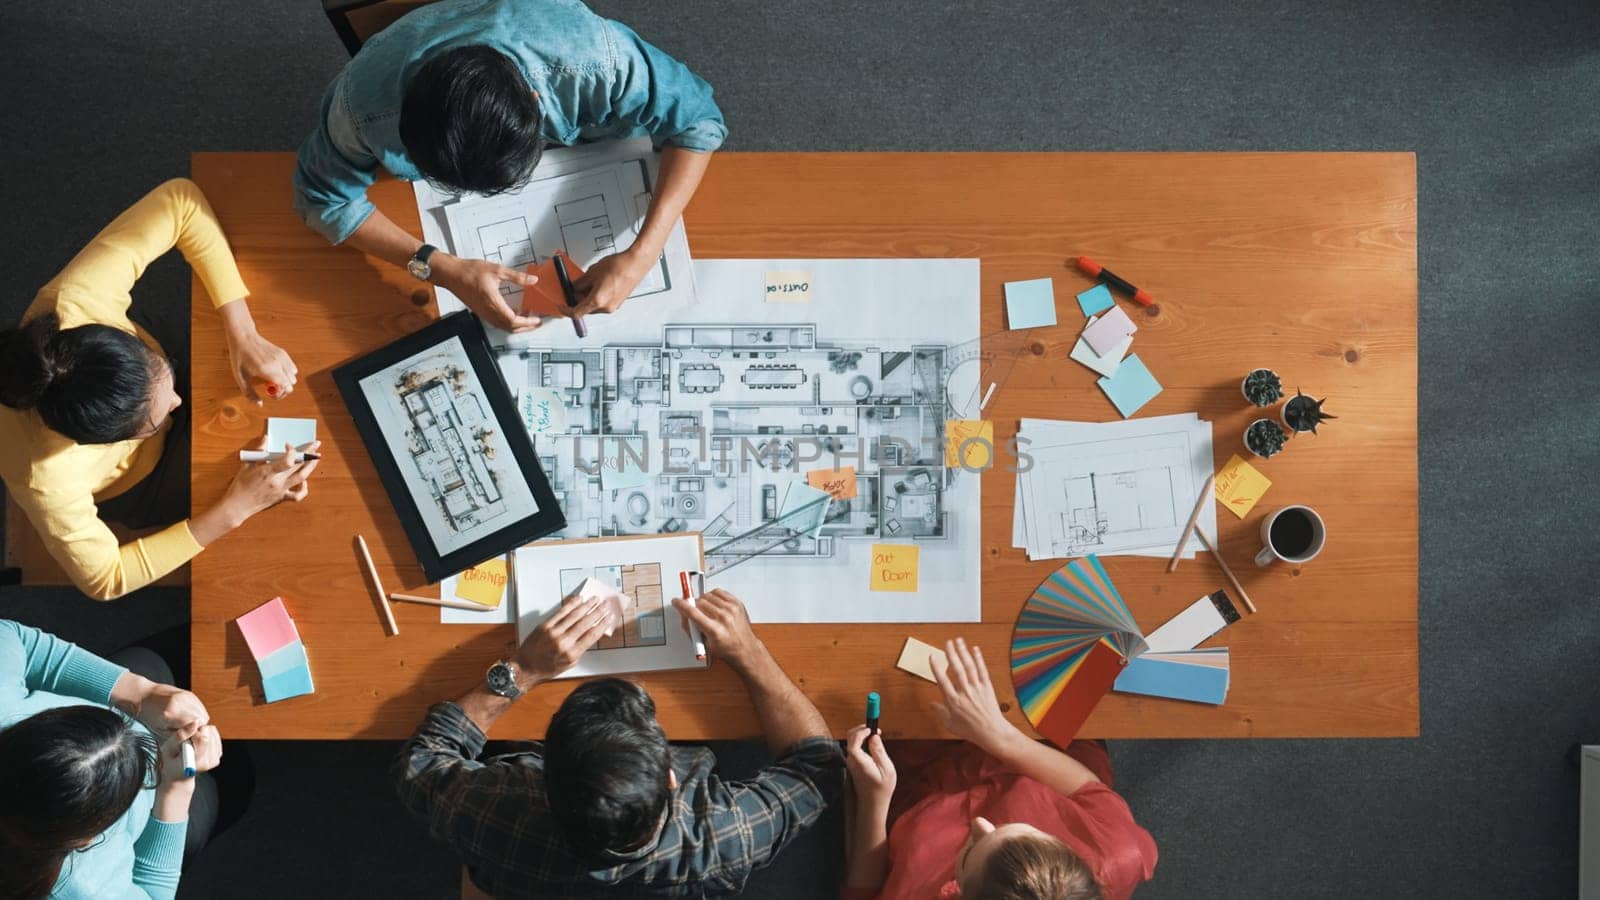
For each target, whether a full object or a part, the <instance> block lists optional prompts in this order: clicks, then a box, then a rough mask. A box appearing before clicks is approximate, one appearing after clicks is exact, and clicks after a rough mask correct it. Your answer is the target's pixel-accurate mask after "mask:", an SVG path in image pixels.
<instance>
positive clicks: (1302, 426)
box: [1283, 388, 1339, 434]
mask: <svg viewBox="0 0 1600 900" xmlns="http://www.w3.org/2000/svg"><path fill="white" fill-rule="evenodd" d="M1327 399H1328V398H1326V397H1324V398H1322V399H1321V400H1317V399H1315V398H1313V397H1309V396H1307V395H1305V394H1302V393H1300V389H1299V388H1295V391H1294V396H1293V397H1290V398H1289V402H1288V403H1285V404H1284V405H1283V424H1285V425H1287V426H1289V427H1290V428H1293V429H1294V430H1295V431H1309V432H1311V433H1312V434H1316V433H1317V426H1318V425H1321V424H1322V423H1323V422H1326V421H1327V420H1329V419H1337V418H1339V417H1338V416H1330V415H1328V414H1327V413H1325V412H1323V411H1322V404H1324V403H1326V402H1327Z"/></svg>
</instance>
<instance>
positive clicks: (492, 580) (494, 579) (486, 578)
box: [456, 559, 506, 609]
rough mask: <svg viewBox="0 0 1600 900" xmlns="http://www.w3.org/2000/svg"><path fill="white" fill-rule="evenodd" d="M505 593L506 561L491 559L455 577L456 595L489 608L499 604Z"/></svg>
mask: <svg viewBox="0 0 1600 900" xmlns="http://www.w3.org/2000/svg"><path fill="white" fill-rule="evenodd" d="M505 595H506V561H505V560H504V559H491V560H489V561H488V562H486V563H483V564H481V565H477V566H473V567H472V568H470V569H468V570H466V571H465V572H462V573H461V575H460V576H459V577H458V578H456V596H457V597H460V598H461V599H462V600H467V601H470V602H472V603H478V604H482V605H483V606H487V607H489V608H490V609H494V608H495V607H497V606H499V605H500V601H501V599H502V598H504V597H505Z"/></svg>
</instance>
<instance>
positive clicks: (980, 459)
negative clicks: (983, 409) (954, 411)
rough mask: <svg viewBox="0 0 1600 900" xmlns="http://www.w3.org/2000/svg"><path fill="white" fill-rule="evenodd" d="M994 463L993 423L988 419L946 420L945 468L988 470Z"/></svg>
mask: <svg viewBox="0 0 1600 900" xmlns="http://www.w3.org/2000/svg"><path fill="white" fill-rule="evenodd" d="M993 462H994V423H993V422H990V421H988V420H987V419H946V420H945V423H944V464H945V468H948V469H956V468H962V469H987V468H989V466H990V465H991V464H992V463H993Z"/></svg>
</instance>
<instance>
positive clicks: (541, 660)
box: [517, 597, 615, 690]
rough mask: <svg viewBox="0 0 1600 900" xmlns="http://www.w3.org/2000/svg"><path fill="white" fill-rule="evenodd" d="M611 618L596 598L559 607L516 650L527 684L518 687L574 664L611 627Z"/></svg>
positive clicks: (518, 665)
mask: <svg viewBox="0 0 1600 900" xmlns="http://www.w3.org/2000/svg"><path fill="white" fill-rule="evenodd" d="M611 618H612V612H611V609H610V607H608V606H607V605H606V603H605V601H604V600H602V599H601V598H598V597H596V598H591V599H588V600H579V601H577V602H574V603H566V604H563V605H562V607H561V608H560V609H558V610H556V612H555V614H554V615H552V616H551V617H550V618H548V619H545V620H544V622H543V623H541V624H540V625H539V627H538V628H535V629H534V630H533V633H532V634H530V635H528V639H527V640H525V641H523V642H522V646H521V647H518V648H517V667H518V668H520V669H521V670H522V674H523V676H524V678H525V680H526V682H527V683H525V684H522V685H520V687H521V688H522V689H523V690H527V689H528V688H529V687H532V686H533V685H535V684H538V683H540V682H543V681H549V680H550V679H552V678H554V677H556V676H557V675H560V674H561V673H562V672H565V671H566V670H568V669H570V668H572V667H573V666H575V665H577V664H578V660H579V659H581V658H582V657H583V654H584V653H585V652H587V651H588V649H589V648H590V647H593V646H594V644H595V642H596V641H598V640H600V638H601V637H602V636H604V635H605V633H606V630H607V629H608V628H611V627H614V625H615V623H614V622H612V621H611Z"/></svg>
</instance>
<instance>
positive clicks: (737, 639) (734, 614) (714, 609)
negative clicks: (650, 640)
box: [672, 588, 767, 669]
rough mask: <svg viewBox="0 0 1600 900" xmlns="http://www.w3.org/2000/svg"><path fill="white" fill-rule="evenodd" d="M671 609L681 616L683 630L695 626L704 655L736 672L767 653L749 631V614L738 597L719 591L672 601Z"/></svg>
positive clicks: (754, 634)
mask: <svg viewBox="0 0 1600 900" xmlns="http://www.w3.org/2000/svg"><path fill="white" fill-rule="evenodd" d="M672 605H673V606H674V607H676V608H677V610H678V613H679V614H680V615H682V616H683V620H684V626H683V627H684V630H685V631H687V630H688V628H689V622H691V621H692V622H694V624H695V626H696V627H697V628H699V629H700V634H701V636H702V637H704V638H705V642H706V653H708V654H710V655H711V656H715V657H717V658H719V659H722V660H725V661H726V662H727V663H728V665H730V666H733V667H734V668H735V669H744V668H747V667H748V666H749V665H750V664H751V663H752V662H755V661H756V660H757V659H759V658H760V657H761V655H762V654H764V653H766V651H767V646H766V645H765V644H763V643H761V639H760V638H757V637H756V633H755V632H754V631H753V630H751V628H750V613H749V611H747V610H746V609H745V608H744V603H743V602H741V601H740V600H739V598H738V597H735V596H734V595H732V594H730V593H728V592H727V591H724V590H722V589H721V588H718V589H717V590H714V591H712V592H710V593H708V594H706V595H705V596H703V597H700V598H699V599H698V600H685V599H684V598H682V597H678V598H675V599H674V600H673V601H672Z"/></svg>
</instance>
